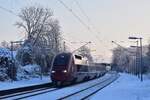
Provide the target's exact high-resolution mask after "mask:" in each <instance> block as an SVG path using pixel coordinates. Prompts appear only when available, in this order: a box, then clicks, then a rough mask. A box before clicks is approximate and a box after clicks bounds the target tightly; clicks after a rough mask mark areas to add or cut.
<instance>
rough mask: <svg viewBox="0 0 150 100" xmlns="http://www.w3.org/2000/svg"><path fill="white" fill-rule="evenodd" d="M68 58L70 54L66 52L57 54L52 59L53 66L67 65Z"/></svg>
mask: <svg viewBox="0 0 150 100" xmlns="http://www.w3.org/2000/svg"><path fill="white" fill-rule="evenodd" d="M69 58H70V55H68V54H60V55H57V56H56V57H55V59H54V63H53V65H54V67H55V66H64V65H68V63H69Z"/></svg>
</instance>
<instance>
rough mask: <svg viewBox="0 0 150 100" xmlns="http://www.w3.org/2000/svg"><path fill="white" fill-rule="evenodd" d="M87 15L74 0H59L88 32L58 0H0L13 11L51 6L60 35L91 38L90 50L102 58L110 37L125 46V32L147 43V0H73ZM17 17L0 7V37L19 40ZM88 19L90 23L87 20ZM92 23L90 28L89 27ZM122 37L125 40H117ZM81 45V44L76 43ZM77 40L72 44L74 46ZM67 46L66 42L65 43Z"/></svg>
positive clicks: (149, 5)
mask: <svg viewBox="0 0 150 100" xmlns="http://www.w3.org/2000/svg"><path fill="white" fill-rule="evenodd" d="M77 1H78V2H79V4H80V5H81V7H82V9H83V10H84V11H85V13H86V14H87V15H88V17H89V18H90V22H88V21H87V19H86V17H85V16H84V15H83V13H82V12H81V11H80V9H79V8H78V6H77V5H76V3H75V1H74V0H63V2H65V4H66V5H68V6H69V7H70V8H71V9H72V10H73V11H74V12H75V13H76V14H77V15H78V16H79V17H80V18H81V19H82V20H83V21H84V22H85V23H86V24H88V25H89V26H91V30H92V32H89V31H88V30H87V29H86V28H85V27H84V26H83V25H82V24H81V23H80V22H79V21H78V20H77V19H76V18H75V17H74V16H73V15H72V14H71V13H70V12H69V11H67V10H66V9H65V8H64V7H63V5H61V4H60V3H59V2H58V0H0V6H2V7H4V8H7V9H10V10H12V11H13V12H15V13H17V14H18V13H19V12H20V8H22V7H25V6H31V5H35V6H38V5H40V6H43V7H48V8H51V9H52V11H53V12H54V17H55V18H57V19H58V20H59V22H60V25H61V31H62V33H63V36H64V38H66V39H67V40H68V41H92V44H91V47H92V49H96V52H93V54H96V55H100V56H102V57H103V58H108V57H110V56H111V52H110V49H112V48H113V47H115V45H113V44H112V43H111V41H112V40H115V41H118V42H119V43H120V44H121V45H123V46H129V45H130V44H133V43H130V42H129V40H128V37H129V36H142V37H143V38H144V40H143V43H144V44H147V42H148V39H149V37H150V35H149V34H150V28H149V26H150V0H77ZM19 20H20V19H19V18H18V17H16V16H14V15H12V14H10V13H8V12H6V11H4V10H2V9H0V41H2V40H6V41H11V40H20V39H22V38H23V37H24V32H23V31H22V30H20V29H18V28H17V27H16V26H14V24H15V22H16V21H19ZM91 23H92V24H91ZM93 26H94V28H93ZM120 41H125V42H120ZM80 45H82V44H80ZM80 45H79V44H78V45H77V44H73V47H74V48H78V46H80ZM68 46H69V43H68Z"/></svg>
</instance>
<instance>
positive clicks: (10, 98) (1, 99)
mask: <svg viewBox="0 0 150 100" xmlns="http://www.w3.org/2000/svg"><path fill="white" fill-rule="evenodd" d="M117 78H118V75H117V76H116V75H112V77H109V78H108V77H107V78H106V79H104V80H101V81H100V82H97V83H95V84H92V85H90V86H88V87H86V88H84V89H81V90H78V91H76V92H74V93H71V94H68V95H65V96H61V97H58V98H57V99H58V100H70V99H71V100H79V99H88V98H90V97H91V96H92V95H93V94H95V93H96V92H98V91H99V90H101V89H102V88H104V87H106V86H107V85H109V84H110V83H112V82H113V81H115V80H116V79H117ZM50 85H51V86H50ZM78 85H80V84H75V85H71V86H68V87H67V88H71V87H74V86H78ZM40 87H41V86H40ZM67 88H64V87H61V88H54V87H53V86H52V84H49V85H48V84H47V85H46V86H45V87H41V88H37V89H32V90H31V89H30V90H28V91H22V92H17V93H12V94H8V95H3V96H0V100H20V99H27V98H30V97H36V96H38V95H42V94H45V93H48V94H51V93H52V94H53V93H55V92H59V90H60V91H63V89H67ZM18 91H21V90H18ZM79 97H80V98H79Z"/></svg>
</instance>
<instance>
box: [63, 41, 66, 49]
mask: <svg viewBox="0 0 150 100" xmlns="http://www.w3.org/2000/svg"><path fill="white" fill-rule="evenodd" d="M63 46H64V52H65V51H66V42H65V41H64V44H63Z"/></svg>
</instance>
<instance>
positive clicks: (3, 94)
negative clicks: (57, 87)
mask: <svg viewBox="0 0 150 100" xmlns="http://www.w3.org/2000/svg"><path fill="white" fill-rule="evenodd" d="M50 87H53V85H52V83H44V84H39V85H34V86H28V87H21V88H14V89H8V90H1V91H0V100H1V99H5V98H9V97H13V96H17V95H21V94H26V93H31V92H36V91H39V90H45V89H47V88H50Z"/></svg>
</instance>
